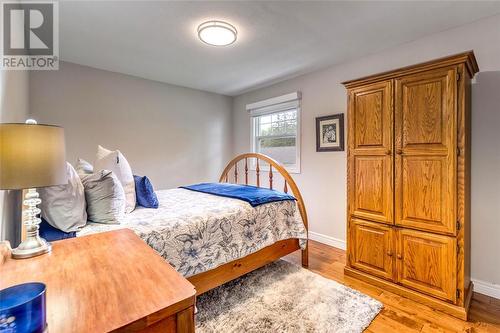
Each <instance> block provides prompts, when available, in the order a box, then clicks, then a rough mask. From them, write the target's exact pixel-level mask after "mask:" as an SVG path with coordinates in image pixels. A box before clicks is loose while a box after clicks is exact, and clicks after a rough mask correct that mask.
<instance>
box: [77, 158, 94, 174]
mask: <svg viewBox="0 0 500 333" xmlns="http://www.w3.org/2000/svg"><path fill="white" fill-rule="evenodd" d="M75 169H76V172H77V173H78V175H79V176H80V177H83V176H85V175H91V174H93V173H94V167H93V166H92V164H90V163H89V162H87V161H85V160H84V159H83V158H79V159H78V160H77V162H76V168H75Z"/></svg>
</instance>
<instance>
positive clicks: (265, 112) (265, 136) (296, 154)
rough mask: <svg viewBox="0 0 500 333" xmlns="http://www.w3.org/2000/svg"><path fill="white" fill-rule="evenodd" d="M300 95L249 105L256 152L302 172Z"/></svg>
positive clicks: (288, 168)
mask: <svg viewBox="0 0 500 333" xmlns="http://www.w3.org/2000/svg"><path fill="white" fill-rule="evenodd" d="M299 98H300V94H299V93H292V94H288V95H284V96H280V97H276V98H272V99H269V100H265V101H262V102H257V103H253V104H249V105H247V110H249V111H250V115H251V117H252V124H251V126H252V128H251V133H252V147H251V148H252V151H253V152H255V153H261V154H265V155H268V156H270V157H272V158H274V159H275V160H277V161H278V162H280V163H281V164H283V165H284V166H285V167H286V168H287V170H288V171H290V172H294V173H299V172H300V105H299V101H300V100H299Z"/></svg>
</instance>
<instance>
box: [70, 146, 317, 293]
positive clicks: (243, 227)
mask: <svg viewBox="0 0 500 333" xmlns="http://www.w3.org/2000/svg"><path fill="white" fill-rule="evenodd" d="M252 159H253V160H252ZM252 163H253V164H252ZM263 164H265V165H266V171H265V176H267V177H264V175H263V173H264V172H261V166H262V165H263ZM250 165H252V166H254V167H255V168H254V169H255V170H253V171H251V170H250V168H249V166H250ZM278 175H279V176H281V177H282V179H281V183H282V185H283V192H289V191H290V192H291V194H292V195H293V196H294V197H295V199H296V200H295V201H290V200H286V201H277V202H270V203H266V204H262V205H258V206H256V207H252V206H251V205H250V204H249V203H247V202H244V201H241V200H238V199H233V198H228V197H221V196H215V195H212V194H206V193H200V192H195V191H191V190H188V189H184V188H176V189H169V190H160V191H157V192H156V193H157V196H158V200H159V202H160V206H159V208H158V209H148V208H137V209H136V210H135V211H134V212H132V213H130V214H127V215H126V217H125V219H124V220H123V221H121V223H120V224H118V225H106V224H97V223H88V224H87V226H85V227H84V228H83V229H82V230H80V231H79V232H78V233H77V236H84V235H88V234H92V233H98V232H105V231H110V230H115V229H121V228H129V229H131V230H133V231H134V232H135V233H136V234H137V235H138V236H139V237H141V238H142V239H143V240H144V241H145V242H146V243H147V244H148V245H150V246H151V247H152V248H153V249H154V250H156V251H157V252H158V253H159V254H160V255H161V256H162V257H163V258H164V259H165V260H167V261H168V262H169V263H170V264H171V265H172V266H173V267H174V268H175V269H176V270H177V271H178V272H179V273H181V274H182V275H184V276H185V277H186V278H188V280H190V281H191V282H192V283H193V284H194V285H195V287H196V290H197V293H198V294H201V293H203V292H205V291H207V290H210V289H212V288H214V287H217V286H219V285H221V284H223V283H225V282H227V281H230V280H232V279H235V278H237V277H239V276H241V275H244V274H246V273H248V272H250V271H252V270H254V269H257V268H259V267H261V266H263V265H265V264H267V263H270V262H272V261H274V260H277V259H278V258H280V257H282V256H285V255H287V254H289V253H291V252H294V251H296V250H299V249H301V250H302V265H303V266H307V264H308V252H307V215H306V211H305V207H304V203H303V200H302V196H301V194H300V192H299V190H298V188H297V186H296V184H295V182H294V181H293V179H292V178H291V176H290V174H289V173H288V172H287V171H286V170H285V168H284V167H283V166H281V165H280V164H279V163H278V162H276V161H275V160H273V159H271V158H270V157H268V156H265V155H262V154H254V153H248V154H243V155H240V156H238V157H236V158H235V159H233V160H232V161H231V162H229V164H228V165H227V166H226V168H225V169H224V171H223V172H222V175H221V177H220V180H219V181H220V182H226V183H229V182H231V183H243V184H246V185H250V184H249V181H250V180H251V179H253V180H254V181H255V182H256V184H255V185H256V186H258V187H261V185H264V183H266V185H268V187H269V188H270V189H273V184H276V183H277V181H278V180H277V179H274V177H275V176H278ZM261 178H267V181H261ZM262 187H263V186H262Z"/></svg>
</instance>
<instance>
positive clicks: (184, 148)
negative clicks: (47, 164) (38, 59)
mask: <svg viewBox="0 0 500 333" xmlns="http://www.w3.org/2000/svg"><path fill="white" fill-rule="evenodd" d="M30 110H31V115H32V116H33V118H35V119H37V120H38V121H39V122H44V123H50V124H57V125H61V126H63V127H64V128H65V134H66V147H67V148H66V149H67V159H68V161H70V162H71V163H74V162H75V161H76V159H77V158H78V157H82V158H84V159H86V160H88V161H89V162H92V163H93V162H94V157H95V153H96V149H97V145H98V144H100V145H103V146H104V147H106V148H110V149H120V150H121V151H122V152H123V154H124V155H125V156H126V157H127V159H128V161H129V163H130V165H131V166H132V169H133V172H134V173H135V174H138V175H147V176H148V177H150V179H151V180H152V183H153V185H154V186H155V188H157V189H161V188H171V187H175V186H179V185H181V184H187V183H193V182H199V181H209V180H216V179H217V177H218V176H219V173H220V172H221V170H222V169H223V167H224V165H225V163H226V162H227V161H228V160H229V158H230V154H231V150H232V146H231V99H230V98H229V97H225V96H221V95H217V94H212V93H207V92H202V91H198V90H193V89H188V88H182V87H178V86H173V85H169V84H164V83H160V82H155V81H150V80H144V79H140V78H136V77H133V76H128V75H124V74H118V73H112V72H108V71H103V70H98V69H93V68H89V67H85V66H80V65H76V64H72V63H65V62H62V63H61V64H60V70H59V71H53V72H52V71H37V72H33V73H32V74H31V76H30Z"/></svg>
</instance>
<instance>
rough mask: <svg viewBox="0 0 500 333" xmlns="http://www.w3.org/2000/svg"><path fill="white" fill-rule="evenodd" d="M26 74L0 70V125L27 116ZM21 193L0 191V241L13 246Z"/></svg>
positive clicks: (17, 238) (19, 215)
mask: <svg viewBox="0 0 500 333" xmlns="http://www.w3.org/2000/svg"><path fill="white" fill-rule="evenodd" d="M28 78H29V75H28V72H27V71H1V70H0V123H11V122H24V121H25V120H26V117H27V115H28V95H29V94H28ZM20 199H21V191H0V240H4V239H8V240H10V241H11V242H12V243H13V245H15V244H16V243H17V242H18V240H19V235H17V233H18V230H20V228H19V226H20V223H21V200H20Z"/></svg>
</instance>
